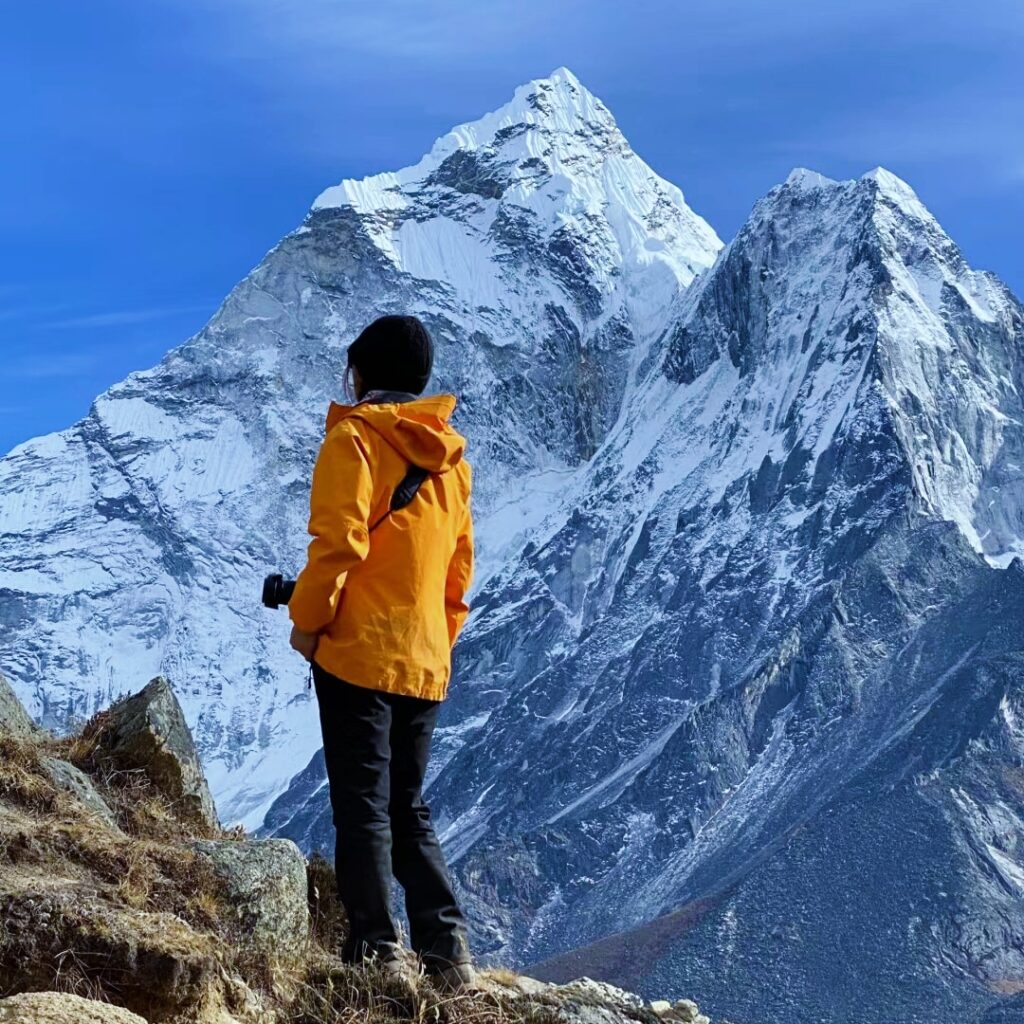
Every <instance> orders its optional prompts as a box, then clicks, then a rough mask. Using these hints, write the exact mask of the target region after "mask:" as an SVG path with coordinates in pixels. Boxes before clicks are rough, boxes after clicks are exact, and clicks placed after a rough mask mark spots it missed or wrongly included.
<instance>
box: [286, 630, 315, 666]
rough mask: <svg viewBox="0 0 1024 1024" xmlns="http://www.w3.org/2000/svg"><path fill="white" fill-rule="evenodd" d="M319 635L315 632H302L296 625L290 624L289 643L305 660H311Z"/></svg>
mask: <svg viewBox="0 0 1024 1024" xmlns="http://www.w3.org/2000/svg"><path fill="white" fill-rule="evenodd" d="M319 642H320V637H319V636H318V635H317V634H316V633H303V632H302V630H301V629H299V627H298V626H292V636H291V645H292V647H293V648H294V649H295V650H296V651H298V652H299V654H301V655H302V656H303V657H304V658H305V659H306V661H312V660H313V655H314V654H316V645H317V644H318V643H319Z"/></svg>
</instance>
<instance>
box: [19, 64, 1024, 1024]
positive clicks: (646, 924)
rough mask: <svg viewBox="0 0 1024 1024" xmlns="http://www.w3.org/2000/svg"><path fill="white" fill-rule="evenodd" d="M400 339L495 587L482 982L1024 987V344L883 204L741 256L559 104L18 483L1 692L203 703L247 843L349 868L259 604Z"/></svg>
mask: <svg viewBox="0 0 1024 1024" xmlns="http://www.w3.org/2000/svg"><path fill="white" fill-rule="evenodd" d="M384 312H411V313H415V314H417V315H419V316H421V317H422V318H423V319H424V320H425V321H426V322H427V323H428V325H429V326H430V328H431V330H432V332H433V334H434V335H435V338H436V339H437V342H438V358H437V366H438V374H437V380H436V382H435V383H436V386H437V387H438V389H441V388H443V389H450V390H452V391H454V392H455V393H456V394H458V395H459V398H460V405H459V408H458V410H457V414H456V415H457V420H458V423H459V426H460V428H461V429H462V430H464V431H465V432H466V433H467V434H468V435H469V437H470V441H471V449H470V458H471V461H472V462H473V463H474V468H475V480H476V482H477V493H476V495H475V515H476V521H477V532H478V537H479V543H480V564H479V568H478V577H477V582H476V585H475V588H474V595H473V612H472V615H471V618H470V621H469V624H468V626H467V628H466V631H465V633H464V635H463V637H462V638H461V639H460V642H459V644H458V645H457V647H456V651H455V662H454V683H453V688H452V696H451V698H450V700H449V701H448V702H447V704H446V707H445V710H444V715H443V718H442V727H441V728H440V729H439V732H438V737H437V748H436V755H435V757H434V760H433V762H432V766H431V774H430V788H429V796H430V800H431V803H432V806H433V808H434V812H435V817H436V819H437V823H438V826H439V829H440V830H441V832H442V835H443V838H444V842H445V846H446V850H447V851H448V853H449V856H450V858H451V861H452V864H453V870H454V872H455V875H456V880H457V884H458V886H459V888H460V890H461V893H462V897H463V899H464V901H465V904H466V907H467V909H468V911H469V914H470V916H471V919H472V923H473V937H474V945H475V948H476V949H477V951H478V953H480V954H481V955H483V956H485V957H488V958H491V959H493V960H496V961H503V962H510V963H513V964H521V965H522V964H533V965H534V967H533V969H534V970H535V971H536V973H538V974H543V975H545V976H549V977H552V978H558V977H562V976H564V975H567V974H578V973H590V974H596V975H600V976H602V977H607V978H608V979H609V980H612V981H616V982H619V983H623V984H626V985H627V987H630V988H633V989H637V990H639V991H642V992H648V993H657V994H659V995H660V994H664V993H669V994H672V993H677V994H680V995H682V994H687V995H690V994H693V995H694V996H695V998H698V1000H699V1001H700V1002H701V1004H702V1005H706V1006H708V1007H709V1008H711V1009H712V1010H713V1011H714V1012H715V1013H716V1014H718V1015H724V1016H727V1017H728V1018H729V1019H730V1020H732V1021H734V1022H735V1024H753V1022H755V1021H764V1020H787V1021H793V1022H807V1024H811V1022H817V1021H836V1022H847V1021H849V1022H853V1021H858V1022H865V1021H867V1022H871V1021H877V1022H878V1024H883V1022H885V1024H889V1022H892V1021H894V1020H899V1021H901V1022H911V1021H921V1022H922V1024H944V1022H947V1021H948V1022H950V1024H954V1022H956V1024H959V1022H961V1021H964V1020H975V1019H976V1020H978V1021H982V1020H984V1021H986V1024H988V1021H989V1020H991V1021H993V1022H994V1021H995V1020H997V1019H1003V1018H1002V1017H998V1016H991V1015H992V1014H996V1015H998V1014H999V1013H1002V1012H1004V1010H1005V1012H1011V1010H1012V1004H1013V1000H1012V998H1011V997H1012V996H1013V994H1014V993H1015V992H1018V991H1024V953H1022V950H1024V911H1022V909H1021V908H1022V906H1024V904H1022V903H1021V900H1020V897H1021V895H1022V890H1021V879H1022V878H1024V861H1022V854H1021V849H1022V846H1021V843H1022V840H1024V784H1022V779H1024V776H1022V775H1021V772H1022V770H1024V746H1022V737H1024V730H1022V727H1021V724H1020V723H1021V721H1024V692H1022V691H1024V685H1022V684H1024V643H1022V637H1024V600H1022V595H1024V591H1022V582H1024V567H1022V559H1021V555H1022V554H1024V474H1022V473H1021V465H1022V461H1021V460H1022V458H1024V410H1022V408H1021V404H1022V403H1021V392H1022V388H1024V368H1022V352H1024V309H1022V307H1021V305H1020V303H1019V302H1018V301H1017V299H1016V298H1015V297H1014V296H1013V295H1012V294H1010V292H1009V291H1008V290H1007V289H1006V288H1005V286H1003V285H1002V284H1001V283H1000V282H999V281H998V279H996V278H995V277H994V276H993V275H991V274H987V273H982V272H978V271H975V270H973V269H972V268H970V267H969V266H968V265H967V263H966V262H965V260H964V259H963V256H962V255H961V253H960V252H959V250H958V249H957V247H956V245H955V244H954V243H953V241H952V240H951V239H950V238H949V237H948V236H947V235H946V234H945V232H944V231H943V230H942V228H941V226H940V225H939V224H938V223H937V222H936V220H935V219H934V218H933V217H932V216H931V214H930V213H929V212H928V210H927V209H926V208H925V206H924V205H923V204H922V203H921V201H920V200H919V198H918V197H917V196H916V195H915V193H914V192H913V190H912V189H911V188H910V186H909V185H907V184H906V183H905V182H903V181H901V180H900V179H899V178H897V177H896V176H895V175H893V174H891V173H890V172H888V171H886V170H884V169H881V168H877V169H875V170H874V171H870V172H868V173H867V174H865V175H863V176H862V177H860V178H859V179H856V180H852V181H833V180H831V179H829V178H827V177H825V176H823V175H821V174H818V173H816V172H814V171H810V170H805V169H797V170H795V171H794V172H793V173H792V174H791V175H790V176H789V177H788V178H787V180H786V181H785V182H783V183H782V184H780V185H779V186H777V187H776V188H774V189H772V190H771V191H770V192H769V193H768V195H766V196H765V197H764V198H762V199H761V200H760V201H758V202H757V203H756V204H755V206H754V208H753V210H752V211H751V214H750V216H749V218H748V220H747V222H746V223H745V224H744V226H743V227H742V228H741V230H740V231H739V232H738V234H737V235H736V237H735V238H734V239H733V240H732V241H731V242H730V243H729V244H728V245H727V246H724V247H723V245H722V243H721V241H720V240H719V239H718V237H717V235H716V234H715V233H714V231H713V230H712V228H711V227H710V226H709V225H707V224H706V223H705V222H704V221H703V220H701V219H700V217H698V216H697V215H696V214H695V213H693V211H691V210H690V209H689V207H688V206H687V205H686V203H685V200H684V198H683V195H682V193H681V192H680V191H679V190H678V189H677V188H676V187H675V186H673V185H671V184H669V183H668V182H665V181H664V180H662V179H661V178H659V177H658V176H657V175H656V174H654V173H653V172H652V171H651V170H650V168H648V167H647V166H646V165H645V164H644V163H643V161H642V160H641V159H640V158H639V157H637V156H636V154H635V153H633V151H632V150H631V149H630V147H629V145H628V143H627V142H626V140H625V138H624V137H623V136H622V134H621V132H620V131H619V129H618V128H617V126H616V124H615V121H614V119H613V117H612V115H611V114H610V112H609V111H608V110H607V108H606V107H605V106H604V105H603V104H602V103H601V102H600V101H599V100H598V99H596V98H595V97H594V96H593V95H592V94H590V93H589V92H588V91H587V90H586V89H585V88H584V87H583V86H582V85H581V83H580V82H579V81H578V80H577V79H576V78H575V76H573V75H572V73H571V72H569V71H567V70H566V69H559V70H558V71H556V72H554V73H553V74H552V75H551V76H550V77H548V78H546V79H540V80H537V81H535V82H531V83H528V84H527V85H524V86H523V87H521V88H520V89H518V90H517V91H516V93H515V95H514V97H513V98H512V100H511V101H510V103H509V104H507V105H506V106H505V107H503V108H501V109H500V110H498V111H495V112H494V113H492V114H488V115H486V116H485V117H483V118H481V119H480V120H478V121H476V122H473V123H472V124H467V125H463V126H460V127H458V128H455V129H453V131H452V132H451V133H449V134H448V135H446V136H444V137H443V138H442V139H439V140H438V142H437V143H435V145H434V147H433V148H432V150H431V151H430V153H428V154H427V155H426V156H425V157H424V158H423V159H422V160H420V161H419V162H418V163H416V164H414V165H412V166H410V167H408V168H406V169H404V170H401V171H398V172H396V173H388V174H380V175H375V176H373V177H370V178H367V179H364V180H362V181H347V182H343V183H341V184H340V185H336V186H333V187H331V188H328V189H327V190H326V191H324V192H323V193H322V194H321V195H320V196H319V197H318V198H317V200H316V201H315V202H314V204H313V206H312V208H311V210H310V212H309V214H308V216H307V218H306V220H305V221H304V223H303V224H302V225H301V226H300V227H299V228H297V229H296V231H294V232H293V233H292V234H290V235H288V236H287V237H286V238H284V239H283V240H282V241H281V243H280V244H279V245H278V246H277V247H275V248H274V249H273V250H272V251H271V252H270V253H268V254H267V256H266V257H265V258H264V260H263V261H262V262H261V263H260V265H259V266H258V267H257V268H256V269H255V270H253V272H252V273H251V274H250V275H249V276H248V277H247V278H245V280H243V281H242V282H241V283H240V284H239V285H238V286H237V288H236V289H235V290H234V291H233V292H232V293H231V295H229V296H228V298H227V299H226V300H225V303H224V305H223V306H222V307H221V309H220V310H219V311H218V312H217V314H216V315H215V316H214V318H213V319H212V320H211V322H210V323H209V324H208V325H207V327H206V328H204V330H203V331H201V332H200V333H199V334H198V335H197V336H196V337H195V338H193V339H191V340H190V341H189V342H187V343H186V344H185V345H183V346H182V347H181V348H179V349H176V350H174V351H173V352H171V353H169V354H168V356H167V357H166V358H165V359H164V361H163V362H162V363H161V364H160V365H159V366H157V367H155V368H154V369H152V370H150V371H146V372H144V373H139V374H133V375H132V376H130V377H129V378H128V379H126V380H125V381H124V382H122V383H121V384H118V385H116V386H115V387H113V388H111V389H110V390H109V391H108V392H107V393H106V394H104V395H102V396H100V397H99V398H98V399H97V400H96V402H95V403H94V405H93V407H92V409H91V410H90V412H89V415H88V416H87V417H86V418H85V419H84V420H83V421H82V422H81V423H79V424H76V425H75V426H73V427H71V428H70V429H69V430H67V431H64V432H62V433H60V434H56V435H52V436H50V437H46V438H41V439H38V440H35V441H31V442H28V443H27V444H25V445H22V446H20V447H19V448H17V449H15V450H14V451H13V452H11V453H10V454H9V455H8V456H7V457H6V458H5V459H3V460H2V461H0V597H2V599H0V622H2V623H3V626H4V630H3V634H2V637H0V668H2V669H3V671H4V672H5V674H6V675H8V676H9V677H10V678H11V679H12V681H13V682H14V684H15V686H16V688H17V689H18V692H19V695H20V696H21V697H22V698H23V699H24V700H25V701H26V703H27V704H28V706H29V707H30V708H31V709H32V710H33V712H34V713H35V714H36V715H37V717H39V718H41V719H42V720H43V721H45V722H46V723H47V724H50V725H52V726H54V727H56V728H61V727H64V726H66V725H67V724H68V723H69V722H71V721H72V720H74V719H76V718H81V717H85V716H87V715H88V714H90V713H91V712H92V711H93V710H96V709H98V708H100V707H102V706H104V705H105V704H107V703H108V702H109V700H110V699H111V698H112V697H114V696H116V695H117V694H118V693H121V692H127V691H129V690H131V689H133V688H137V681H138V679H139V678H141V677H143V676H145V677H148V676H150V675H153V674H156V672H158V671H159V672H162V673H164V674H167V675H169V676H170V677H171V678H173V679H174V680H175V684H176V688H177V689H178V691H179V693H180V694H181V696H182V703H183V705H184V707H185V710H186V714H187V715H188V717H189V720H190V724H192V726H193V728H194V731H195V734H196V737H197V741H198V743H199V745H200V749H201V752H202V754H203V757H204V760H205V763H206V765H207V767H208V772H209V776H210V780H211V784H212V786H213V788H214V792H215V796H216V798H217V801H218V806H219V808H220V811H221V814H222V816H223V817H225V818H226V819H228V820H232V821H234V820H239V821H242V822H243V823H245V824H246V825H248V826H250V827H258V828H259V829H260V830H261V831H262V832H263V833H264V834H277V835H287V836H291V837H293V838H295V839H296V840H298V841H299V842H300V843H301V844H303V845H304V846H305V848H307V849H312V848H315V847H326V846H329V845H330V844H331V842H332V841H333V835H332V826H331V822H330V814H329V809H328V807H327V803H326V791H325V788H324V787H325V783H324V773H323V765H322V756H321V755H320V753H319V751H318V749H317V748H318V746H319V744H318V742H317V734H316V729H317V726H316V721H315V714H314V709H313V708H312V706H311V702H310V697H309V694H308V692H307V691H306V690H305V689H304V672H303V668H302V666H301V662H298V661H297V656H295V655H293V654H292V653H291V652H289V651H288V650H286V646H285V641H286V634H287V627H286V625H285V623H284V622H283V619H282V617H280V616H274V615H273V614H271V613H269V612H266V611H265V610H263V609H262V608H260V607H258V584H259V581H260V580H261V578H262V576H263V574H264V573H265V572H266V571H269V570H270V569H276V568H283V569H285V570H294V569H295V568H297V567H298V566H299V565H300V564H301V561H302V556H303V548H304V536H303V534H304V527H305V515H306V498H307V487H308V479H309V472H310V468H311V465H312V460H313V458H314V457H315V453H316V450H317V446H318V442H319V438H320V432H321V429H322V416H323V412H324V409H325V407H326V404H327V401H328V399H330V398H332V397H335V396H336V394H337V392H338V390H339V389H340V387H341V380H340V377H341V370H342V362H343V350H344V345H345V344H346V342H347V341H348V340H349V339H350V338H351V337H352V335H353V334H354V333H355V331H357V330H358V329H359V328H360V327H361V326H362V325H363V324H364V323H365V322H366V321H368V320H369V319H371V318H372V317H373V316H375V315H377V314H378V313H384Z"/></svg>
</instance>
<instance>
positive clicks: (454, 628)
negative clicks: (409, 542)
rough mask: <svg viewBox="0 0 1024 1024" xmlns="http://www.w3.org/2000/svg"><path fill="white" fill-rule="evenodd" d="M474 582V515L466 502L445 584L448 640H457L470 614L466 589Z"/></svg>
mask: <svg viewBox="0 0 1024 1024" xmlns="http://www.w3.org/2000/svg"><path fill="white" fill-rule="evenodd" d="M472 582H473V516H472V513H471V512H470V508H469V503H468V502H467V503H466V509H465V513H464V519H463V522H462V526H461V527H460V529H459V534H458V537H457V538H456V541H455V552H454V554H453V555H452V559H451V561H450V562H449V563H448V577H447V579H446V580H445V586H444V611H445V617H446V618H447V620H448V640H449V642H450V643H451V645H452V646H453V647H454V646H455V640H456V638H457V637H458V635H459V632H460V631H461V630H462V627H463V626H464V625H465V622H466V616H467V615H468V614H469V605H468V604H467V603H466V591H468V590H469V585H470V583H472Z"/></svg>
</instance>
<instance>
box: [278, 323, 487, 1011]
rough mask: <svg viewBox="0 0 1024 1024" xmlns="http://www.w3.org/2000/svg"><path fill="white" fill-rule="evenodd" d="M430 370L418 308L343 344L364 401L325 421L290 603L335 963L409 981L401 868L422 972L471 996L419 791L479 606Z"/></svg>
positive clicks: (460, 441) (457, 456)
mask: <svg viewBox="0 0 1024 1024" xmlns="http://www.w3.org/2000/svg"><path fill="white" fill-rule="evenodd" d="M432 364H433V344H432V341H431V338H430V335H429V334H428V332H427V329H426V328H425V327H424V326H423V324H422V323H421V322H420V321H419V320H417V319H416V318H415V317H412V316H385V317H381V318H380V319H378V320H375V321H374V322H373V323H372V324H370V325H369V327H367V328H366V329H365V330H364V331H363V332H362V333H361V334H360V335H359V337H358V338H356V340H355V341H354V342H352V344H351V345H350V346H349V348H348V367H347V370H346V384H347V387H348V388H349V389H350V390H351V393H352V394H353V395H354V398H355V404H353V405H338V404H336V403H331V407H330V410H329V412H328V414H327V431H326V438H325V439H324V442H323V446H322V447H321V449H320V454H319V456H318V458H317V462H316V467H315V469H314V470H313V486H312V494H311V497H310V518H309V532H310V533H311V534H312V536H313V540H312V542H311V543H310V545H309V554H308V560H307V564H306V567H305V568H304V569H303V570H302V573H301V574H300V575H299V577H298V580H297V581H296V584H295V590H294V592H293V594H292V596H291V600H290V602H289V604H288V608H289V612H290V615H291V619H292V622H293V623H294V628H293V630H292V636H291V644H292V647H294V648H295V649H296V650H297V651H298V652H299V653H300V654H302V655H303V657H305V658H306V659H307V660H308V661H309V662H310V663H311V667H312V675H313V681H314V683H315V685H316V695H317V701H318V703H319V707H320V724H321V728H322V730H323V738H324V757H325V760H326V762H327V778H328V782H329V783H330V791H331V805H332V807H333V811H334V825H335V829H336V831H337V847H336V861H335V863H336V869H337V875H338V893H339V896H340V898H341V902H342V903H343V904H344V906H345V910H346V912H347V914H348V919H349V928H350V933H349V936H348V939H347V941H346V943H345V947H344V949H343V950H342V956H343V958H344V959H345V960H346V961H348V962H350V963H363V962H366V961H367V960H371V959H375V960H377V961H379V962H380V963H381V964H382V965H383V966H384V967H385V968H386V969H387V970H388V972H389V973H390V974H392V975H394V976H400V975H401V974H402V963H403V961H402V957H401V954H400V951H399V942H398V934H397V931H396V928H395V922H394V919H393V918H392V915H391V908H390V893H391V887H392V873H394V877H395V878H397V879H398V881H399V883H400V884H401V885H402V888H403V889H404V890H405V906H406V911H407V914H408V917H409V925H410V936H409V937H410V943H411V945H412V948H413V949H414V950H415V952H416V953H417V954H418V955H419V957H420V960H421V962H422V964H423V968H424V970H425V972H426V973H427V974H428V975H430V976H431V977H433V978H434V980H435V981H436V982H437V983H438V984H440V986H441V987H443V988H445V989H448V990H451V991H461V990H465V989H468V988H471V987H472V986H473V985H474V984H475V977H474V972H473V967H472V962H471V957H470V952H469V946H468V944H467V941H466V924H465V919H464V917H463V915H462V912H461V910H460V909H459V906H458V903H457V902H456V898H455V895H454V893H453V891H452V883H451V880H450V878H449V874H448V869H447V866H446V864H445V860H444V855H443V853H442V852H441V846H440V844H439V843H438V840H437V836H436V835H435V834H434V829H433V826H432V824H431V821H430V809H429V808H428V807H427V805H426V803H425V802H424V800H423V795H422V785H423V775H424V772H425V771H426V767H427V758H428V756H429V753H430V741H431V736H432V734H433V731H434V726H435V724H436V722H437V716H438V712H439V710H440V707H441V701H442V700H443V699H444V697H445V694H446V692H447V689H448V679H449V676H450V674H451V648H452V645H453V644H454V643H455V638H456V637H457V636H458V634H459V630H460V629H461V628H462V625H463V623H464V622H465V621H466V615H467V613H468V611H469V607H468V605H467V604H466V599H465V598H466V591H467V589H468V587H469V583H470V578H471V575H472V569H473V526H472V519H471V516H470V506H469V495H470V468H469V464H468V463H467V462H466V460H465V459H464V458H463V451H464V449H465V446H466V441H465V438H463V437H462V436H461V435H460V434H459V433H457V432H456V431H455V430H454V429H453V428H452V427H451V425H450V424H449V422H448V420H449V417H450V416H451V414H452V412H453V410H454V409H455V398H454V396H453V395H433V396H430V397H420V396H421V394H422V392H423V391H424V389H425V388H426V386H427V382H428V381H429V379H430V371H431V367H432ZM410 467H419V468H420V469H421V470H424V471H426V473H421V474H420V478H422V483H421V484H420V486H419V489H418V490H417V491H416V493H415V496H414V497H413V498H412V499H411V501H409V503H408V504H407V505H406V506H405V507H404V508H400V509H397V510H390V511H389V509H390V505H391V499H392V494H393V492H394V491H395V490H396V488H397V487H398V486H399V484H401V483H402V482H403V481H405V480H408V479H409V477H407V474H409V472H410ZM412 479H413V480H415V479H416V474H415V470H414V469H413V471H412Z"/></svg>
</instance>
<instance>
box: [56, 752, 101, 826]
mask: <svg viewBox="0 0 1024 1024" xmlns="http://www.w3.org/2000/svg"><path fill="white" fill-rule="evenodd" d="M42 764H43V767H44V768H45V769H46V774H47V775H48V776H49V777H50V781H51V782H52V783H53V784H54V785H55V786H56V787H57V788H58V789H61V790H63V791H64V792H65V793H67V794H68V795H69V796H72V797H74V799H75V800H77V801H78V802H79V803H80V804H81V805H82V806H83V807H84V808H85V809H86V810H87V811H89V812H90V813H91V814H95V815H96V816H97V817H98V818H100V819H101V820H102V821H104V822H106V823H107V824H108V825H113V826H115V827H116V826H117V818H116V817H115V815H114V812H113V811H112V810H111V809H110V806H109V804H108V803H107V802H106V800H104V799H103V797H101V796H100V794H99V790H97V788H96V787H95V786H94V785H93V782H92V779H90V778H89V776H88V775H86V774H85V772H83V771H82V770H81V769H80V768H77V767H76V766H75V765H73V764H72V763H71V762H70V761H64V760H62V759H61V758H59V757H44V758H43V761H42Z"/></svg>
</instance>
